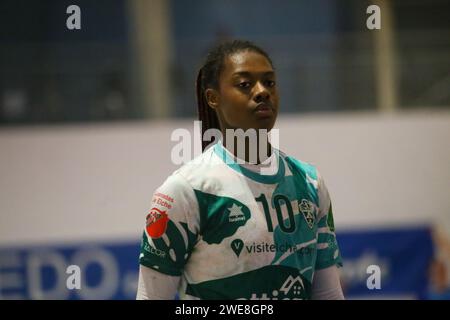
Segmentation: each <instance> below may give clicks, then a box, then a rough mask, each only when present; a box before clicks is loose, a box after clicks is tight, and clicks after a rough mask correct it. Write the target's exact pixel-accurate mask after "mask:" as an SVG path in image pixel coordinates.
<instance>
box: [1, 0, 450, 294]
mask: <svg viewBox="0 0 450 320" xmlns="http://www.w3.org/2000/svg"><path fill="white" fill-rule="evenodd" d="M71 5H76V7H72V8H69V7H70V6H71ZM371 5H376V6H377V8H379V9H380V13H381V15H380V16H379V18H380V19H381V20H380V27H381V29H377V28H375V29H373V26H374V25H376V20H373V19H376V17H375V16H373V14H376V13H374V12H375V11H370V12H369V13H368V12H367V9H368V7H369V6H371ZM368 20H369V21H368ZM230 38H243V39H249V40H252V41H254V42H255V43H257V44H259V45H261V46H262V47H263V48H265V49H267V51H268V52H269V54H270V55H271V57H272V59H273V60H274V63H275V67H276V70H277V76H278V87H279V90H280V96H281V105H280V108H281V111H280V115H279V118H278V121H277V128H279V129H280V147H281V149H282V150H285V151H286V152H287V153H289V154H292V155H293V156H295V157H297V158H299V159H302V160H304V161H307V162H311V163H313V164H315V165H317V166H318V168H319V169H320V170H321V172H322V174H323V176H324V178H325V181H326V183H327V185H328V188H329V191H330V194H331V197H332V201H333V209H334V215H335V225H336V231H337V238H338V242H339V244H340V247H341V252H342V256H343V259H344V268H343V269H342V270H341V280H342V285H343V288H344V291H345V295H346V297H347V298H348V299H361V298H362V299H399V298H400V299H450V3H449V2H448V1H445V0H408V1H407V0H392V1H383V0H373V1H361V0H345V1H344V0H336V1H332V0H319V1H306V0H305V1H302V0H292V1H287V0H286V1H274V0H250V1H226V0H195V1H182V0H170V1H169V0H167V1H164V0H129V1H126V0H114V1H110V0H95V1H94V0H83V1H81V0H72V1H66V0H43V1H31V0H30V1H24V0H15V1H12V0H3V1H1V2H0V299H134V298H135V294H136V285H137V271H138V255H139V244H140V239H141V234H142V230H143V227H144V225H145V217H146V214H147V210H148V209H149V206H150V198H151V196H152V193H153V191H154V190H155V189H156V187H158V186H159V185H160V184H161V183H162V182H163V181H164V179H165V178H166V177H167V176H168V175H169V174H170V173H171V172H172V171H173V170H175V169H176V168H177V167H178V165H177V164H175V163H173V161H171V150H172V148H173V147H174V146H175V144H176V142H174V141H171V138H170V137H171V134H172V132H173V131H174V130H175V129H178V128H186V129H188V130H189V132H191V133H192V135H194V132H193V131H194V120H195V119H196V103H195V91H194V82H195V77H196V72H197V70H198V68H199V66H200V64H201V62H202V59H203V57H204V55H205V53H206V52H207V50H208V48H209V47H211V46H212V45H213V44H215V43H217V42H219V41H221V40H224V39H230ZM71 265H76V266H79V268H80V270H81V289H79V290H78V289H76V288H75V289H69V288H68V287H67V279H68V277H70V275H71V273H70V270H68V267H69V266H71ZM373 265H375V266H378V267H379V270H380V275H381V280H380V283H379V284H380V285H379V286H378V288H373V286H370V285H369V286H368V285H367V284H368V282H369V283H370V279H369V278H370V276H371V275H373V273H371V272H372V271H370V270H373V269H370V268H369V270H368V267H369V266H373ZM368 280H369V281H368Z"/></svg>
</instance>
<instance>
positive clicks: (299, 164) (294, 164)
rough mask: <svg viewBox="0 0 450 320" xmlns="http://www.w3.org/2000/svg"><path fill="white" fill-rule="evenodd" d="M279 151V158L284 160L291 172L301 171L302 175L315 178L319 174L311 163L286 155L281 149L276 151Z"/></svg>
mask: <svg viewBox="0 0 450 320" xmlns="http://www.w3.org/2000/svg"><path fill="white" fill-rule="evenodd" d="M278 152H279V153H280V156H281V158H282V159H283V160H284V161H285V162H286V164H287V165H288V167H289V169H290V170H291V172H293V173H294V172H301V173H303V174H304V175H308V176H309V177H311V178H313V179H315V180H317V179H318V178H319V176H320V174H319V170H318V168H317V166H316V165H315V164H313V163H310V162H307V161H304V160H300V159H299V158H296V157H294V156H291V155H287V154H286V153H284V152H283V151H280V150H279V151H278Z"/></svg>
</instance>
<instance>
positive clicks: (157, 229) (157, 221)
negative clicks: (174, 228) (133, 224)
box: [146, 208, 169, 239]
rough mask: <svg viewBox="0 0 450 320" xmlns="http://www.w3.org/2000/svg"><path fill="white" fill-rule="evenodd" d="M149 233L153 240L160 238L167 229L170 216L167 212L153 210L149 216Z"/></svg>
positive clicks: (147, 227)
mask: <svg viewBox="0 0 450 320" xmlns="http://www.w3.org/2000/svg"><path fill="white" fill-rule="evenodd" d="M146 219H147V226H146V229H147V233H148V235H149V236H150V237H152V238H153V239H158V238H160V237H161V236H162V235H163V234H164V232H166V229H167V223H168V222H169V216H168V215H167V213H166V211H161V210H159V209H157V208H152V209H151V210H150V213H149V214H148V215H147V218H146Z"/></svg>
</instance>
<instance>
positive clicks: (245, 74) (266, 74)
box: [232, 71, 275, 77]
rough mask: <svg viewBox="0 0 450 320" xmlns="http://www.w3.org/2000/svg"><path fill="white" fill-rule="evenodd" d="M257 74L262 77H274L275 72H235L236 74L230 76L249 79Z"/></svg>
mask: <svg viewBox="0 0 450 320" xmlns="http://www.w3.org/2000/svg"><path fill="white" fill-rule="evenodd" d="M258 74H261V75H263V76H272V75H275V72H274V71H263V72H250V71H237V72H234V73H233V74H232V76H233V77H234V76H244V77H250V76H252V75H258Z"/></svg>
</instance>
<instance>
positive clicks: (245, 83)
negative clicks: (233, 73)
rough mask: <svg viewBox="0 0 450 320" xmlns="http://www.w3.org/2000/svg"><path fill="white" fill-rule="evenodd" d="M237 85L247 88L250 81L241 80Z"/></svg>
mask: <svg viewBox="0 0 450 320" xmlns="http://www.w3.org/2000/svg"><path fill="white" fill-rule="evenodd" d="M239 87H240V88H248V87H250V82H248V81H244V82H241V83H239Z"/></svg>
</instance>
